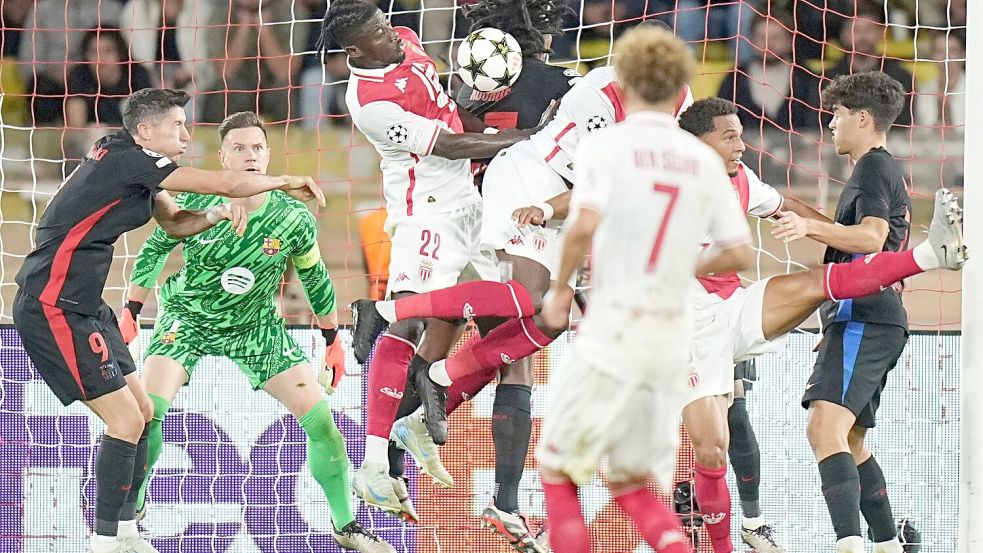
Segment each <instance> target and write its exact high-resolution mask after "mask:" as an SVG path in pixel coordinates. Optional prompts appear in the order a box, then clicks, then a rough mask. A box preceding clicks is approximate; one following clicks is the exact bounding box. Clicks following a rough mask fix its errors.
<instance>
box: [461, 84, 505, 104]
mask: <svg viewBox="0 0 983 553" xmlns="http://www.w3.org/2000/svg"><path fill="white" fill-rule="evenodd" d="M510 92H512V87H508V88H503V89H502V90H499V91H497V92H481V91H480V90H473V89H472V90H471V101H473V102H497V101H499V100H501V99H502V98H505V97H506V96H508V95H509V93H510Z"/></svg>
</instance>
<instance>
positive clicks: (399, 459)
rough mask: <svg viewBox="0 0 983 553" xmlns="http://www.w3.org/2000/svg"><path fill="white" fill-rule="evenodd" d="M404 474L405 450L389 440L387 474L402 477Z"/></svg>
mask: <svg viewBox="0 0 983 553" xmlns="http://www.w3.org/2000/svg"><path fill="white" fill-rule="evenodd" d="M404 474H406V452H405V451H403V450H402V449H399V448H398V447H396V442H393V441H390V442H389V476H392V477H393V478H402V477H403V475H404Z"/></svg>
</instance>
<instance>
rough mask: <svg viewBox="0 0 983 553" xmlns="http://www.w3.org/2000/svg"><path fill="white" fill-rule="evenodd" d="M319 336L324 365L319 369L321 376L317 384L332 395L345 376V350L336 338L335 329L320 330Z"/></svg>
mask: <svg viewBox="0 0 983 553" xmlns="http://www.w3.org/2000/svg"><path fill="white" fill-rule="evenodd" d="M321 334H322V335H323V336H324V343H325V344H326V345H325V348H324V365H323V366H322V367H321V374H320V375H319V376H318V382H319V383H320V384H321V387H322V388H324V391H325V392H327V393H329V394H333V393H334V391H335V390H336V389H337V388H338V384H340V383H341V377H343V376H345V348H344V347H342V345H341V338H340V337H339V336H338V329H336V328H322V329H321Z"/></svg>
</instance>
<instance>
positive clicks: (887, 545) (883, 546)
mask: <svg viewBox="0 0 983 553" xmlns="http://www.w3.org/2000/svg"><path fill="white" fill-rule="evenodd" d="M874 553H904V548H903V547H901V542H899V541H898V538H891V539H890V540H888V541H882V542H880V543H875V544H874Z"/></svg>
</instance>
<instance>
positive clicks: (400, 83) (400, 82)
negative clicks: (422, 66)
mask: <svg viewBox="0 0 983 553" xmlns="http://www.w3.org/2000/svg"><path fill="white" fill-rule="evenodd" d="M408 81H409V79H407V78H406V77H403V78H401V79H396V88H398V89H399V91H400V92H402V93H404V94H405V93H406V83H407V82H408Z"/></svg>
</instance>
